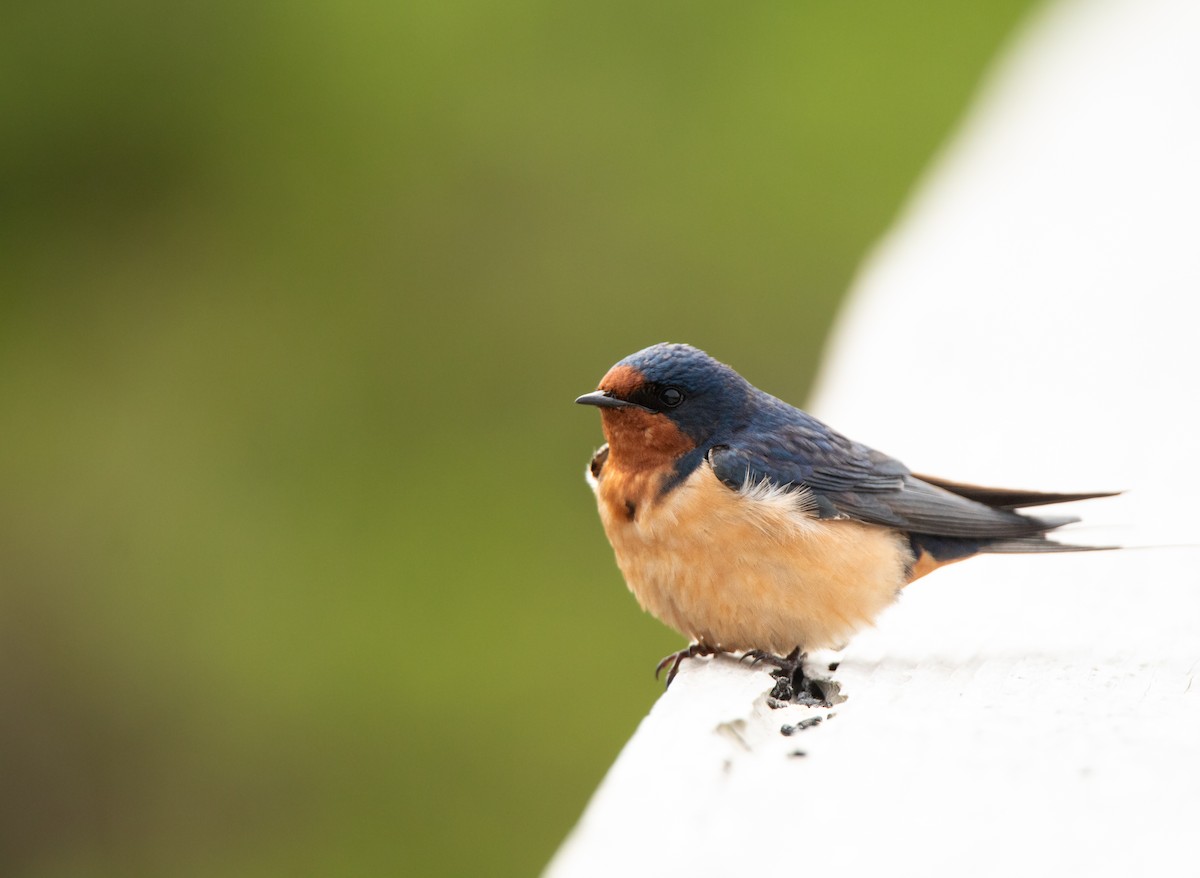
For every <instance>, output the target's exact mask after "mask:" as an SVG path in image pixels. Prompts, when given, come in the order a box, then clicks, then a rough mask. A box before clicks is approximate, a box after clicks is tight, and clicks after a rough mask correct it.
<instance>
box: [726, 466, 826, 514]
mask: <svg viewBox="0 0 1200 878" xmlns="http://www.w3.org/2000/svg"><path fill="white" fill-rule="evenodd" d="M738 493H739V494H741V495H742V496H743V497H745V498H746V499H747V500H750V501H752V502H754V503H758V504H762V505H763V507H766V508H768V509H771V510H775V511H779V512H784V513H788V514H790V515H795V516H797V517H799V518H805V519H808V518H815V517H816V514H817V502H816V498H814V497H813V492H812V489H811V488H809V487H808V486H807V485H796V484H792V483H791V482H789V483H788V484H786V485H781V484H779V483H778V482H773V481H771V480H770V479H768V478H766V477H765V476H764V477H763V478H761V479H757V480H756V479H755V478H754V477H753V476H752V475H751V474H750V472H749V470H747V472H746V478H745V479H744V480H743V481H742V485H741V487H740V488H738Z"/></svg>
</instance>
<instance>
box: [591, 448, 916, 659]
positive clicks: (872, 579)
mask: <svg viewBox="0 0 1200 878" xmlns="http://www.w3.org/2000/svg"><path fill="white" fill-rule="evenodd" d="M606 475H607V474H606ZM605 481H608V480H607V479H603V480H602V481H601V483H600V484H599V485H598V486H597V488H596V490H597V494H598V495H599V498H600V514H601V519H602V520H603V522H604V529H605V531H606V532H607V534H608V538H609V540H610V542H611V543H612V546H613V549H614V551H615V552H616V556H617V564H618V566H619V567H620V568H621V572H622V573H623V574H624V575H625V580H626V582H627V583H628V584H629V588H630V590H631V591H632V592H633V593H634V595H635V596H636V597H637V599H638V602H639V603H640V604H641V605H642V607H643V608H644V609H646V610H647V611H648V612H650V613H652V614H653V615H654V616H656V617H657V618H658V619H660V620H662V621H663V622H665V623H666V624H668V625H670V626H671V627H672V628H674V629H676V630H677V631H679V632H680V633H682V634H684V635H685V636H688V637H690V638H692V639H693V640H697V641H699V642H701V643H704V644H707V645H709V646H713V647H717V648H721V649H725V650H731V651H736V650H747V649H762V650H767V651H769V652H773V653H776V654H780V655H782V654H785V653H787V652H789V651H791V650H792V649H793V648H794V647H796V646H802V647H803V648H804V649H816V648H821V647H827V646H833V647H837V646H841V645H842V644H844V643H845V642H846V641H847V640H848V639H849V637H850V636H851V635H852V634H853V633H854V632H855V631H856V630H858V629H860V628H862V627H864V626H866V625H869V624H870V623H871V622H872V621H873V620H874V619H875V617H876V616H877V615H878V614H879V613H880V612H881V611H882V610H883V609H884V608H885V607H887V606H888V605H889V604H891V603H892V602H893V601H894V600H895V599H896V596H897V594H898V593H899V591H900V589H901V588H902V587H903V585H904V583H905V581H906V565H907V564H908V563H909V562H911V560H912V555H911V552H910V550H909V548H908V544H907V540H905V539H904V538H903V537H901V536H900V535H899V534H898V533H896V532H895V531H891V530H888V529H886V528H881V527H876V526H872V525H867V524H860V523H858V522H854V521H820V520H817V519H815V518H812V517H810V516H808V515H806V514H804V512H803V511H802V510H801V509H799V508H798V505H797V503H796V502H795V500H794V498H793V499H788V498H781V497H774V498H769V499H766V500H763V499H759V500H751V499H747V498H745V497H743V496H742V495H740V494H739V493H738V492H736V491H733V490H731V489H730V488H728V487H726V486H725V485H723V484H721V482H720V481H718V480H717V478H716V477H715V476H714V475H713V474H712V472H711V471H710V470H709V469H708V467H707V465H704V466H701V467H700V469H698V470H697V471H696V473H694V474H693V475H692V476H691V477H690V478H689V479H688V481H687V482H686V483H684V484H683V485H681V486H680V487H678V488H676V489H675V490H674V491H672V492H670V493H669V494H668V495H667V496H666V497H664V498H661V499H659V500H655V501H653V502H651V503H649V504H644V505H642V506H639V508H638V509H637V511H636V512H635V513H634V514H633V516H632V518H631V517H630V515H629V514H628V511H627V509H626V507H625V505H624V500H623V498H620V497H618V496H615V495H613V494H612V491H613V490H616V485H617V483H618V482H620V481H621V480H619V479H613V480H612V484H611V485H606V484H605ZM606 495H608V496H606Z"/></svg>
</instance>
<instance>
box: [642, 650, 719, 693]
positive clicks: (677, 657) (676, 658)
mask: <svg viewBox="0 0 1200 878" xmlns="http://www.w3.org/2000/svg"><path fill="white" fill-rule="evenodd" d="M721 651H722V650H719V649H717V648H716V647H714V646H709V645H708V644H706V643H693V644H692V645H691V646H689V647H688V648H687V649H681V650H679V652H673V653H671V654H670V655H668V656H665V657H664V658H663V660H662V661H661V662H659V663H658V667H656V668H655V669H654V679H655V680H657V679H658V675H659V674H661V673H662V669H663V668H665V667H666V666H667V665H670V666H671V670H670V671H669V672H668V673H667V688H670V686H671V681H672V680H674V679H675V675H676V674H677V673H679V665H680V663H681V662H682V661H683V660H684V659H685V658H696V656H701V655H717V654H719V653H720V652H721Z"/></svg>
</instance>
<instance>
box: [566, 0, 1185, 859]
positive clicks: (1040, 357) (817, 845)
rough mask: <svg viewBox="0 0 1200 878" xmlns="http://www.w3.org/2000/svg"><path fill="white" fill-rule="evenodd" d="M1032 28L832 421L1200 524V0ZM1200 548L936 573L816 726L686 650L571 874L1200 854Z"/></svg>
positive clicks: (952, 169)
mask: <svg viewBox="0 0 1200 878" xmlns="http://www.w3.org/2000/svg"><path fill="white" fill-rule="evenodd" d="M1034 24H1035V26H1034V27H1033V28H1032V30H1031V32H1030V33H1028V34H1027V35H1026V37H1025V38H1024V39H1023V40H1022V41H1021V44H1020V46H1019V47H1018V50H1017V51H1016V52H1015V53H1014V54H1013V56H1012V57H1011V58H1010V59H1009V60H1008V61H1007V63H1006V64H1005V65H1004V66H1003V68H1002V70H1001V71H1000V75H999V76H998V77H997V79H996V80H995V81H994V83H993V86H992V87H991V88H990V89H988V90H987V93H986V94H985V95H984V97H983V99H982V100H981V101H980V103H979V106H978V110H977V112H976V113H975V115H974V117H973V118H972V119H970V120H969V122H968V124H967V125H966V127H965V130H964V131H963V132H962V134H961V135H960V136H959V137H958V139H957V140H956V142H955V143H954V144H952V147H951V148H950V149H949V151H948V153H947V154H946V155H945V156H944V157H943V159H942V161H940V162H939V163H938V164H937V166H936V167H935V171H934V173H933V175H932V176H931V178H930V179H929V180H928V181H926V183H925V185H924V186H923V187H922V191H921V192H920V193H919V195H918V197H917V198H916V199H915V201H914V203H913V204H912V205H911V208H910V210H909V211H908V212H907V215H906V216H904V217H903V218H902V220H901V222H900V223H899V224H898V226H897V229H896V231H895V232H894V234H893V235H892V236H891V237H890V238H889V239H888V240H887V241H885V242H884V244H883V246H881V247H880V249H879V251H878V252H877V253H876V255H875V257H874V258H873V259H872V260H871V261H870V263H869V265H868V266H867V268H866V270H865V271H864V273H863V276H862V277H861V278H860V281H859V283H858V284H857V287H856V290H855V293H854V295H853V297H852V301H851V303H850V306H849V307H848V309H847V311H846V313H845V315H844V319H843V320H842V322H841V325H840V327H839V330H838V332H837V333H836V342H835V344H834V347H833V350H832V352H831V357H830V359H829V361H828V366H827V369H826V374H825V375H824V378H823V381H822V383H821V392H820V393H819V395H818V400H817V403H816V406H815V411H816V413H817V414H819V415H820V416H822V417H824V418H825V419H826V420H828V421H829V422H830V423H832V424H833V425H834V426H835V427H837V428H838V429H840V430H842V431H843V432H846V433H847V434H849V435H851V436H854V437H855V438H858V439H861V440H863V441H865V442H868V443H869V444H871V445H874V446H876V447H878V448H881V449H883V450H885V451H888V452H889V453H891V454H894V455H896V456H898V457H900V458H901V459H903V460H905V461H906V462H907V463H908V464H909V465H910V466H912V467H913V468H914V469H916V470H918V471H921V470H924V471H928V472H930V473H932V474H935V475H942V476H945V477H947V478H955V479H961V480H971V481H979V482H983V483H995V484H1000V485H1008V486H1014V487H1030V488H1043V489H1047V490H1056V489H1061V490H1076V489H1078V490H1086V489H1105V488H1125V489H1129V493H1128V494H1127V495H1126V496H1124V497H1121V498H1119V499H1117V500H1105V501H1093V502H1090V503H1087V504H1080V507H1079V509H1078V510H1076V511H1078V512H1080V513H1081V514H1084V515H1085V516H1086V518H1087V522H1088V524H1085V525H1083V526H1081V527H1078V528H1077V529H1076V530H1075V532H1074V533H1075V537H1076V538H1077V539H1079V540H1082V541H1088V542H1093V541H1094V542H1104V541H1112V540H1114V539H1115V540H1119V541H1122V542H1135V543H1141V544H1171V543H1192V544H1195V543H1200V514H1198V513H1197V509H1198V508H1200V500H1198V499H1197V498H1198V497H1200V389H1198V387H1197V385H1198V384H1200V4H1197V3H1195V2H1193V0H1187V2H1185V0H1178V2H1170V0H1093V2H1078V0H1077V2H1067V3H1062V4H1058V5H1056V6H1054V7H1053V8H1052V9H1050V10H1049V12H1048V13H1046V14H1044V15H1042V16H1041V17H1040V19H1039V20H1038V21H1037V22H1035V23H1034ZM768 389H769V388H768ZM1063 508H1064V511H1065V510H1066V507H1063ZM1198 567H1200V551H1198V550H1197V549H1194V548H1175V549H1142V550H1137V551H1128V552H1122V553H1103V554H1097V555H1087V556H1079V555H1075V556H1054V557H995V558H982V559H976V560H972V561H970V562H968V563H966V564H962V565H957V566H954V567H950V568H947V569H946V570H942V571H938V572H937V573H935V574H934V575H933V576H931V577H928V578H927V579H924V580H921V581H920V582H918V583H916V584H915V585H914V586H913V587H912V588H911V589H909V590H908V593H907V594H906V595H905V596H904V599H903V600H902V601H901V603H900V604H898V605H897V606H896V607H895V608H893V609H892V610H890V611H888V612H887V613H886V614H885V615H884V616H883V618H882V619H881V620H880V623H879V625H878V627H877V628H875V629H873V630H871V631H868V632H865V633H864V634H862V635H860V636H859V637H858V638H856V639H855V641H854V642H853V643H852V644H851V646H850V647H849V648H848V649H847V650H845V651H844V653H843V654H841V655H840V656H838V658H840V659H841V666H840V667H839V668H838V670H837V672H836V673H835V674H833V675H832V676H834V677H835V678H836V679H837V680H838V681H839V682H840V683H841V685H842V687H843V691H844V692H845V693H846V694H847V695H848V696H849V700H848V701H846V702H845V703H844V704H841V705H838V706H837V707H835V708H833V712H834V713H836V716H834V717H833V718H832V719H828V720H826V721H824V722H823V723H822V724H821V725H819V726H816V727H813V728H809V729H806V730H804V731H801V732H798V733H795V734H793V735H791V736H790V737H785V736H784V735H782V734H780V727H781V726H782V725H784V724H794V723H795V722H796V721H797V719H798V718H800V717H803V716H808V715H813V716H822V717H825V716H827V715H828V714H829V713H830V711H829V710H824V709H815V710H814V709H807V708H799V707H789V708H786V709H784V710H778V711H776V710H771V709H770V708H768V707H767V706H766V704H765V697H764V696H765V692H766V690H767V689H768V688H769V686H770V683H771V680H770V678H769V677H768V676H767V675H766V673H765V672H763V671H757V672H755V671H751V670H749V669H747V668H743V667H738V666H736V665H735V664H734V663H733V662H732V661H729V660H727V659H722V660H719V661H715V662H714V661H710V660H696V661H690V662H686V663H685V665H684V670H683V671H682V672H681V674H680V676H679V678H678V679H677V680H676V682H675V684H674V685H673V686H672V688H671V690H670V691H669V692H668V693H667V694H666V695H664V696H663V698H662V699H660V701H659V703H658V704H657V705H656V706H655V708H654V710H653V711H651V713H650V715H649V716H648V717H647V718H646V720H645V721H643V723H642V725H641V727H640V728H639V729H638V732H637V734H636V735H635V736H634V737H633V739H632V740H631V741H630V742H629V744H628V745H627V747H626V748H625V750H624V751H623V752H622V754H621V756H620V758H619V759H618V760H617V762H616V764H615V765H614V766H613V768H612V770H611V771H610V772H609V775H608V776H607V777H606V778H605V780H604V782H603V784H602V785H601V787H600V788H599V790H598V791H597V793H596V795H595V797H594V798H593V801H592V802H591V804H590V805H589V806H588V809H587V811H586V813H585V814H584V816H583V818H582V820H581V821H580V823H579V825H578V826H577V827H576V829H575V831H574V832H573V833H572V835H571V836H570V837H569V838H568V840H567V842H566V843H565V844H564V846H563V848H562V850H560V852H559V854H558V856H557V857H556V858H555V860H554V861H553V862H552V863H551V865H550V868H549V874H550V875H552V876H555V878H573V876H590V875H605V876H608V875H625V876H632V875H684V874H690V875H716V874H738V875H774V874H779V875H784V874H786V875H795V874H803V873H806V872H810V871H817V870H819V871H821V872H832V873H834V874H840V875H847V876H856V875H866V874H886V875H889V876H903V875H913V876H917V875H921V876H936V875H954V876H960V875H971V876H980V875H1002V874H1005V875H1007V874H1012V873H1017V874H1026V875H1068V874H1086V875H1089V876H1095V875H1122V876H1127V875H1200V856H1197V854H1196V853H1195V840H1196V837H1197V836H1196V833H1197V831H1198V827H1200V682H1194V678H1195V675H1196V674H1197V671H1198V669H1200V572H1197V571H1198ZM797 749H799V750H803V751H804V752H805V754H806V755H805V756H803V757H797V756H791V755H789V754H790V753H792V752H793V751H795V750H797Z"/></svg>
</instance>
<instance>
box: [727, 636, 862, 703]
mask: <svg viewBox="0 0 1200 878" xmlns="http://www.w3.org/2000/svg"><path fill="white" fill-rule="evenodd" d="M804 657H805V654H804V653H803V652H801V650H800V647H798V646H797V647H796V648H795V649H793V650H792V651H791V652H789V653H788V654H787V655H786V656H778V655H775V654H774V653H770V652H766V651H765V650H761V649H752V650H750V651H748V652H745V653H742V657H741V658H740V659H739V661H746V660H749V661H750V663H751V664H752V665H759V664H768V665H775V670H773V671H771V676H772V677H774V678H775V687H774V688H773V689H771V693H770V695H768V696H767V703H768V704H770V705H771V706H772V707H776V706H783V704H804V705H808V706H810V707H817V706H820V707H832V706H833V705H835V704H838V703H839V702H842V701H845V698H844V697H843V696H842V694H841V691H840V688H841V687H839V686H838V684H837V683H836V682H834V681H833V680H821V679H818V678H816V677H810V676H808V675H807V674H805V673H804ZM772 702H774V703H772Z"/></svg>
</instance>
